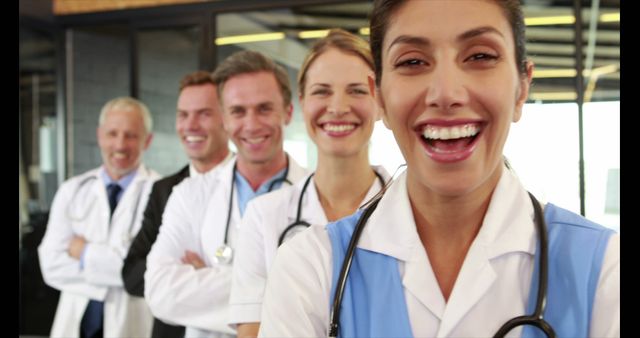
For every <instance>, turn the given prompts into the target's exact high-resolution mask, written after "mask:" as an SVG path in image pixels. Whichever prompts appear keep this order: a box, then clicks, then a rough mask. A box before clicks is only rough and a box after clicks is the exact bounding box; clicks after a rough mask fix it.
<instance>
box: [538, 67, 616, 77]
mask: <svg viewBox="0 0 640 338" xmlns="http://www.w3.org/2000/svg"><path fill="white" fill-rule="evenodd" d="M618 68H619V67H618V65H617V64H611V65H606V66H602V67H598V68H594V69H593V70H591V71H590V70H588V69H585V70H584V71H583V72H582V76H584V77H589V76H591V75H593V76H601V75H604V74H610V73H615V72H617V71H618ZM577 73H578V72H576V70H575V69H573V68H564V69H534V70H533V77H534V78H538V79H541V78H550V77H575V76H576V74H577Z"/></svg>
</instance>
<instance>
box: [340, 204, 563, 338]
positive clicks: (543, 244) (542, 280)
mask: <svg viewBox="0 0 640 338" xmlns="http://www.w3.org/2000/svg"><path fill="white" fill-rule="evenodd" d="M529 197H530V198H531V203H532V204H533V209H534V213H535V223H536V229H537V231H538V236H539V238H540V257H539V259H540V260H539V262H538V264H539V269H540V273H539V275H538V293H537V298H536V308H535V311H534V312H533V314H531V315H524V316H519V317H515V318H512V319H510V320H508V321H507V322H506V323H504V324H503V325H502V326H501V327H500V328H499V329H498V331H497V332H496V334H495V335H494V338H500V337H504V336H505V335H506V334H507V333H508V332H509V331H511V330H512V329H514V328H515V327H517V326H522V325H532V326H535V327H537V328H539V329H540V330H542V332H544V334H545V335H546V336H547V337H549V338H555V337H556V333H555V331H554V330H553V328H552V327H551V325H550V324H549V323H548V322H547V321H546V320H544V318H543V311H544V308H545V305H546V298H547V274H548V267H549V261H548V238H547V224H546V222H545V220H544V216H543V214H542V208H541V207H540V203H539V202H538V200H537V199H536V198H535V197H534V196H533V194H531V193H529ZM381 198H382V197H380V198H378V199H377V200H375V201H373V202H372V203H371V205H369V206H368V207H367V208H366V209H365V210H364V211H363V213H362V216H360V219H358V223H356V227H355V229H354V231H353V235H352V236H351V240H350V241H349V246H348V247H347V253H346V256H345V259H344V260H343V261H342V267H341V268H340V275H339V276H338V284H337V286H336V289H335V293H334V297H333V306H332V307H331V315H330V316H331V322H330V323H329V337H337V335H338V330H339V327H340V304H341V303H342V296H343V294H344V289H345V287H346V284H347V278H348V277H349V270H350V269H351V262H352V261H353V256H354V253H355V249H356V246H357V244H358V240H359V239H360V235H361V234H362V230H363V229H364V227H365V225H366V223H367V221H368V220H369V217H370V216H371V214H372V213H373V211H374V210H375V209H376V207H377V206H378V202H380V199H381Z"/></svg>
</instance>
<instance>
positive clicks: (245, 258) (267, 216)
mask: <svg viewBox="0 0 640 338" xmlns="http://www.w3.org/2000/svg"><path fill="white" fill-rule="evenodd" d="M374 170H375V171H376V172H377V173H379V174H380V176H381V177H382V178H383V179H384V181H385V182H388V181H389V179H390V176H389V174H388V173H387V171H386V170H385V169H384V168H383V167H381V166H375V167H374ZM307 178H308V175H307V177H305V179H302V180H300V181H298V183H296V184H295V185H293V186H290V187H286V188H282V189H280V190H278V191H274V192H272V193H269V194H266V195H264V196H260V197H257V198H255V199H254V200H252V201H251V202H249V204H248V206H247V210H246V211H245V214H244V217H243V218H242V223H241V227H240V239H239V240H238V250H236V264H235V265H234V267H233V282H232V287H231V298H230V301H229V303H230V319H229V324H230V325H233V326H234V325H235V324H239V323H252V322H259V321H260V311H261V309H262V299H263V296H264V287H265V285H266V283H267V272H268V271H269V269H270V268H271V263H272V262H273V260H274V258H275V256H276V251H277V249H278V240H279V238H280V236H281V234H282V233H283V232H284V230H285V229H286V228H287V227H288V226H289V225H290V224H293V223H294V222H295V221H296V215H297V212H298V201H299V200H300V194H301V192H302V188H303V186H304V183H305V181H306V180H307ZM381 189H382V184H381V182H379V180H378V179H377V178H376V179H375V180H374V182H373V184H372V185H371V187H370V188H369V191H368V192H367V194H366V196H365V197H364V199H363V200H362V203H360V205H362V204H364V203H366V202H367V201H369V200H370V199H371V198H373V197H374V196H375V195H376V194H377V193H378V191H380V190H381ZM301 206H302V208H301V209H302V210H301V214H300V219H301V220H304V221H306V222H307V223H309V224H311V225H325V224H327V223H328V221H327V216H326V215H325V213H324V210H323V209H322V205H321V204H320V200H319V198H318V192H317V190H316V186H315V184H314V180H313V179H312V180H311V182H309V185H308V186H307V190H306V192H305V194H304V196H302V205H301ZM301 229H302V228H301ZM288 238H289V236H288V235H287V239H288Z"/></svg>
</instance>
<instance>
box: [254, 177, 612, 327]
mask: <svg viewBox="0 0 640 338" xmlns="http://www.w3.org/2000/svg"><path fill="white" fill-rule="evenodd" d="M406 185H407V181H406V172H405V173H404V174H402V175H401V176H400V177H399V178H398V179H397V180H396V181H394V183H393V184H392V185H391V187H390V188H389V189H388V190H387V192H386V193H385V195H384V197H383V198H382V200H381V201H380V203H379V204H378V207H377V209H376V211H375V212H374V213H373V214H372V215H371V218H370V219H369V221H368V222H367V226H366V227H365V228H364V230H363V232H362V236H361V238H360V240H359V242H358V247H359V248H362V249H365V250H368V251H373V252H378V253H382V254H385V255H388V256H391V257H395V258H396V259H397V260H398V268H399V270H400V276H401V280H402V285H403V288H404V296H405V300H406V304H407V310H408V314H409V321H410V324H411V329H412V332H413V336H414V337H490V336H492V335H493V334H494V333H495V331H497V329H498V328H499V327H500V326H501V325H502V324H503V323H504V322H506V320H508V319H511V318H513V317H515V316H519V315H522V314H524V313H525V307H526V304H527V301H528V298H529V289H530V286H531V275H532V271H533V265H532V264H534V253H535V247H536V243H537V240H538V237H537V235H536V232H535V227H534V222H533V207H532V205H531V201H530V199H529V197H528V195H527V191H526V190H525V189H524V188H523V187H522V185H521V184H520V182H519V181H518V179H517V178H516V177H515V175H514V174H513V173H511V172H510V171H509V170H506V169H505V170H504V172H503V174H502V177H501V179H500V181H499V183H498V185H497V186H496V188H495V190H494V193H493V195H492V197H491V201H490V204H489V208H488V210H487V213H486V215H485V218H484V220H483V223H482V226H481V228H480V231H479V232H478V234H477V235H476V238H475V239H474V241H473V243H472V244H471V247H470V248H469V252H468V253H467V256H466V257H465V261H464V263H463V265H462V268H461V270H460V272H459V274H458V277H457V280H456V283H455V287H454V288H453V291H452V292H451V295H450V297H449V299H448V300H447V301H445V299H444V297H443V296H442V293H441V292H440V287H439V286H438V282H437V280H436V278H435V275H434V273H433V271H432V268H431V265H430V263H429V259H428V257H427V253H426V251H425V250H424V247H423V246H422V243H421V242H420V238H419V236H418V232H417V230H416V225H415V220H414V218H413V213H412V211H411V210H412V209H411V204H410V202H409V197H408V194H407V186H406ZM331 252H332V248H331V242H330V240H329V236H328V234H327V231H326V228H324V227H311V228H310V229H309V230H308V231H305V232H303V233H301V234H300V235H298V236H296V237H294V238H292V239H291V240H289V241H287V242H285V243H284V244H283V245H282V246H281V247H280V248H279V250H278V254H277V257H276V259H275V261H274V262H273V264H272V267H271V270H270V271H269V279H268V281H267V286H266V290H265V295H264V301H263V308H262V322H261V326H260V332H259V336H260V337H321V336H325V337H326V336H327V328H328V325H329V313H330V308H331V304H330V300H331V299H332V298H333V295H332V294H330V292H331V291H330V290H331V283H332V282H331V277H332V274H333V262H332V254H331ZM380 292H385V291H384V290H380ZM591 318H592V321H591V328H590V333H589V335H590V336H591V337H619V336H620V236H619V235H618V234H615V235H613V236H611V238H610V240H609V245H608V246H607V249H606V253H605V257H604V260H603V263H602V270H601V274H600V278H599V281H598V286H597V289H596V295H595V297H594V300H593V313H592V317H591ZM521 330H522V328H521V327H520V328H516V329H514V330H512V331H511V332H509V334H508V337H519V336H520V333H521Z"/></svg>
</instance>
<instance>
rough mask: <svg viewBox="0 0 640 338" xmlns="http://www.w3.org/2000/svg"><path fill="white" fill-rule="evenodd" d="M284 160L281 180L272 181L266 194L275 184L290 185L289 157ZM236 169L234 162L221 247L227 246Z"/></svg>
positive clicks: (236, 165)
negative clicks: (284, 164) (285, 161)
mask: <svg viewBox="0 0 640 338" xmlns="http://www.w3.org/2000/svg"><path fill="white" fill-rule="evenodd" d="M285 158H286V159H287V165H286V167H285V169H284V175H282V177H281V178H278V179H275V180H273V181H272V182H271V183H270V184H269V188H268V189H267V192H271V190H273V186H274V185H276V184H277V183H281V182H283V183H288V184H292V183H291V181H289V179H288V178H287V176H289V156H285ZM237 167H238V162H237V161H236V163H234V164H233V170H232V171H231V192H230V193H229V207H228V208H227V222H226V225H225V229H224V243H223V246H227V236H228V235H229V224H231V212H232V211H233V191H234V190H235V186H236V171H237V169H238V168H237Z"/></svg>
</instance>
